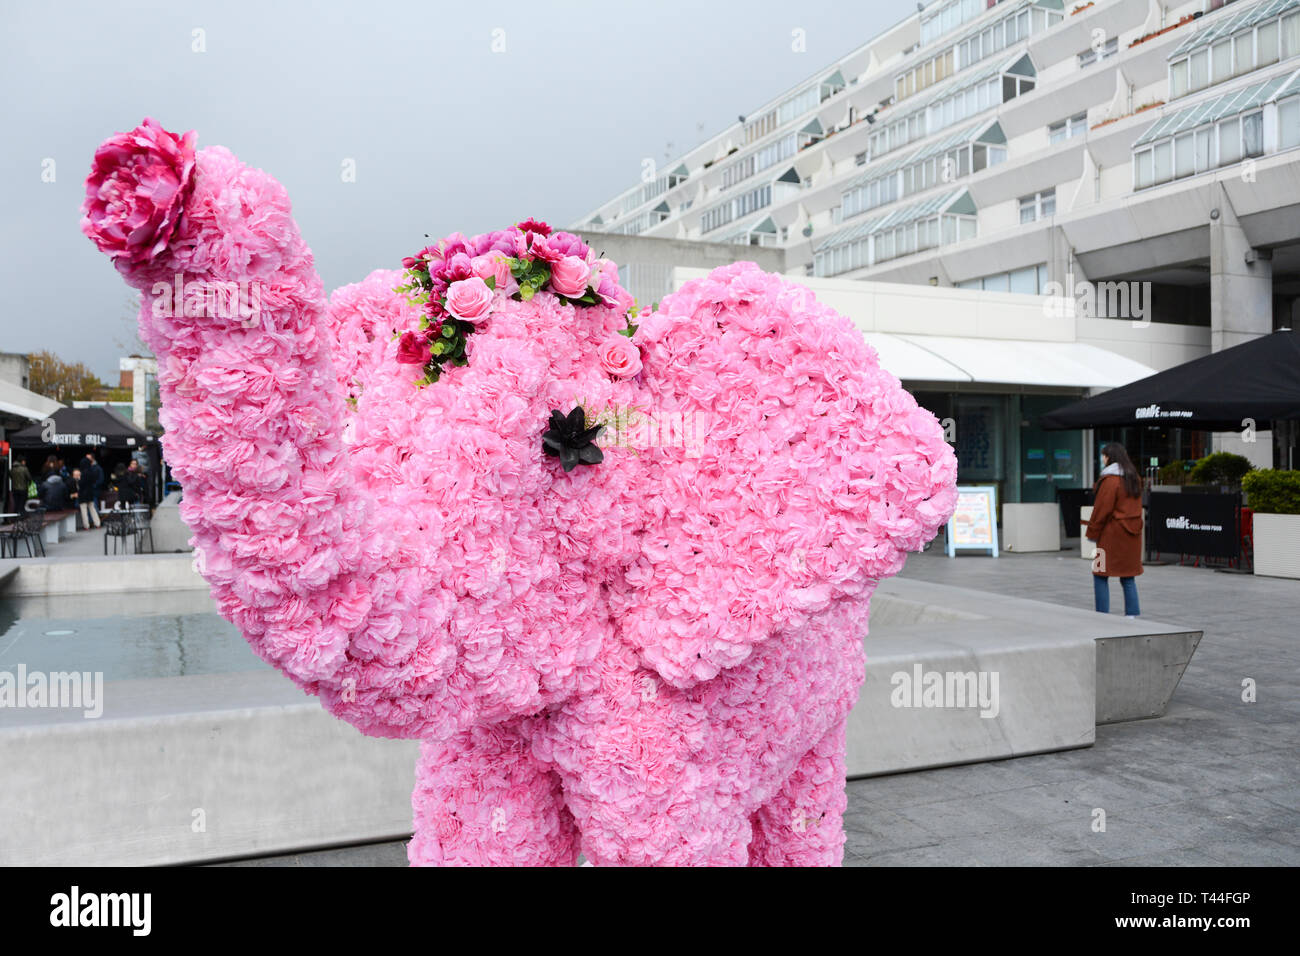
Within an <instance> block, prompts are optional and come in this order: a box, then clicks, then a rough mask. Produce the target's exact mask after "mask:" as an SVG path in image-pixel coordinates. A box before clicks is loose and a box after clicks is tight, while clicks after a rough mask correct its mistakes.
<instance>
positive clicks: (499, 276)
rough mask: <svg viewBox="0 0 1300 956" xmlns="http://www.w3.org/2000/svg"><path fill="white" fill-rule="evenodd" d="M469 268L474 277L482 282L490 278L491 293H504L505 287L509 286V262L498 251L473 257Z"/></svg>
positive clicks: (502, 253)
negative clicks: (472, 271) (491, 282)
mask: <svg viewBox="0 0 1300 956" xmlns="http://www.w3.org/2000/svg"><path fill="white" fill-rule="evenodd" d="M470 268H472V269H473V270H474V274H475V275H476V276H478V277H479V278H480V279H483V280H484V281H487V279H489V278H491V279H492V280H493V284H492V291H494V292H504V291H505V289H506V286H508V285H509V284H510V279H511V276H510V260H509V258H508V257H507V256H506V254H505V253H504V252H501V251H500V250H499V249H493V250H492V251H491V252H485V253H483V255H481V256H475V257H474V258H473V259H472V260H471V261H470Z"/></svg>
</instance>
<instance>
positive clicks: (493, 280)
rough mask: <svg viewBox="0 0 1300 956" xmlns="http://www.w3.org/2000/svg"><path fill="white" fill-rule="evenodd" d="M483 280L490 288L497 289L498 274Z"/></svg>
mask: <svg viewBox="0 0 1300 956" xmlns="http://www.w3.org/2000/svg"><path fill="white" fill-rule="evenodd" d="M483 282H484V283H485V284H486V285H487V287H488V288H489V289H492V290H494V291H495V289H496V287H497V277H496V276H488V277H487V278H486V279H484V280H483Z"/></svg>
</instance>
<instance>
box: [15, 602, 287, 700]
mask: <svg viewBox="0 0 1300 956" xmlns="http://www.w3.org/2000/svg"><path fill="white" fill-rule="evenodd" d="M19 664H22V665H24V666H25V667H26V669H27V671H28V672H29V673H31V672H34V671H44V672H47V673H48V672H55V671H82V672H85V671H90V672H100V673H102V674H103V675H104V680H106V681H113V680H135V679H139V678H147V677H181V676H187V675H192V674H226V673H235V672H239V671H253V670H263V669H266V668H267V667H268V665H267V664H265V663H264V662H263V661H261V660H260V659H259V658H258V657H257V655H256V654H254V653H253V652H252V651H251V650H250V649H249V647H248V645H247V644H246V643H245V642H244V639H243V638H242V637H241V636H240V634H239V632H238V631H237V630H236V629H235V627H234V625H233V624H231V623H230V622H228V621H226V620H224V619H223V618H222V617H221V616H220V615H218V614H217V612H216V609H215V606H214V605H213V602H212V598H211V597H210V596H209V595H208V593H207V592H206V591H167V592H158V593H152V594H151V593H132V594H104V595H99V594H85V595H80V594H79V595H61V596H58V597H31V598H0V671H8V672H10V673H13V672H14V671H15V670H16V668H17V667H18V665H19Z"/></svg>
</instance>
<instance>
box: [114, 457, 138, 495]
mask: <svg viewBox="0 0 1300 956" xmlns="http://www.w3.org/2000/svg"><path fill="white" fill-rule="evenodd" d="M117 487H118V494H119V496H120V497H121V499H122V504H123V505H135V504H139V502H140V493H141V492H142V491H143V490H144V482H143V481H142V480H141V476H140V466H139V465H137V464H136V463H135V459H134V458H133V459H131V461H130V462H129V463H128V464H127V466H126V470H125V471H124V472H122V477H121V478H120V479H119V480H118V484H117Z"/></svg>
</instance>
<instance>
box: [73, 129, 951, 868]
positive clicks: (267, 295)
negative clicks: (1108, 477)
mask: <svg viewBox="0 0 1300 956" xmlns="http://www.w3.org/2000/svg"><path fill="white" fill-rule="evenodd" d="M82 228H83V231H85V232H86V234H87V235H88V236H89V237H90V238H91V239H92V240H94V241H95V243H96V244H97V245H98V246H99V247H100V248H101V249H102V250H103V251H104V252H106V253H107V254H109V255H110V256H112V257H113V259H114V262H115V265H116V266H117V268H118V269H119V271H120V272H121V273H122V275H123V276H124V277H125V279H126V281H127V282H129V283H130V284H131V285H132V286H134V287H135V288H137V289H139V290H141V292H142V293H143V297H142V298H143V304H142V309H141V313H140V327H141V331H142V333H143V335H144V337H145V339H146V341H147V342H148V343H149V345H150V346H151V347H152V348H153V349H154V351H155V353H156V354H157V356H158V362H159V371H158V380H159V385H160V387H161V393H162V411H161V415H160V418H161V421H162V423H163V425H164V427H165V429H166V435H165V437H164V439H163V442H164V446H165V449H166V456H167V459H168V461H169V462H171V464H172V467H173V469H174V472H175V474H176V475H177V476H178V478H179V480H180V481H181V483H182V484H183V486H184V488H185V495H184V502H183V504H182V515H183V517H184V519H185V521H186V522H187V523H188V524H189V526H190V528H191V529H193V532H194V537H193V544H194V548H195V553H196V557H197V561H198V566H199V569H200V571H201V572H202V574H203V576H204V577H205V579H206V580H207V581H208V583H209V584H210V585H211V589H212V594H213V596H214V598H215V599H216V601H217V604H218V607H219V609H220V612H221V614H222V615H223V616H225V617H226V618H228V619H229V620H230V621H232V622H233V623H234V624H235V625H236V626H237V627H238V628H239V629H240V631H242V633H243V634H244V636H245V637H246V639H247V640H248V641H249V643H250V644H251V645H252V647H253V648H254V650H255V651H256V652H257V653H258V655H260V656H261V657H262V658H263V659H264V660H266V661H268V662H269V663H271V664H273V665H274V666H275V667H277V668H279V669H280V670H281V671H283V672H284V673H285V674H287V675H288V676H289V677H290V678H291V679H292V680H293V681H294V682H295V683H296V684H297V685H298V686H299V687H301V688H302V689H303V690H304V691H306V692H307V693H309V694H316V695H319V697H320V699H321V701H322V703H323V705H324V706H325V707H326V708H327V709H328V710H329V711H330V712H331V713H333V714H334V715H336V716H337V717H340V718H342V719H343V720H346V721H348V722H350V723H352V724H354V725H355V726H357V727H358V728H360V729H361V730H362V731H363V732H365V733H367V734H371V735H374V736H381V737H409V738H418V739H419V740H420V741H421V742H422V744H421V757H420V761H419V765H418V768H417V783H416V788H415V792H414V795H413V799H412V803H413V807H414V820H415V827H414V830H415V836H414V839H413V840H412V841H411V843H410V847H409V856H410V860H411V862H412V863H415V864H444V865H449V864H506V865H521V864H526V865H573V864H575V863H576V862H577V858H578V854H579V852H582V853H584V854H585V855H586V856H587V858H588V859H589V860H591V861H592V862H593V863H595V864H597V865H602V864H669V865H673V864H689V865H698V864H724V865H814V864H816V865H832V864H837V863H839V862H840V861H841V858H842V853H843V844H844V831H843V826H842V820H841V817H842V813H843V811H844V809H845V803H846V796H845V767H844V748H845V726H846V716H847V714H848V712H849V709H850V708H851V707H852V705H853V703H854V701H855V699H856V697H857V693H858V688H859V686H860V685H861V683H862V681H863V679H864V663H865V661H864V654H863V643H862V642H863V637H864V635H865V633H866V629H867V613H868V604H869V601H870V597H871V594H872V591H873V590H874V588H875V586H876V584H877V582H878V581H879V580H880V579H881V578H884V577H887V576H889V575H892V574H895V573H897V572H898V571H899V570H900V568H901V567H902V565H903V561H904V558H905V555H906V553H907V552H909V551H915V550H918V549H920V548H921V547H922V546H923V544H924V543H925V542H926V541H928V540H929V539H930V538H931V537H932V536H933V535H934V534H935V532H936V531H937V529H938V528H939V527H940V526H941V525H942V524H943V523H944V522H945V521H946V520H947V518H948V517H949V514H950V512H951V510H952V506H953V503H954V498H955V488H954V478H955V471H956V463H955V459H954V456H953V452H952V450H951V448H950V447H949V445H948V444H947V443H946V442H945V441H944V438H943V433H942V430H941V428H940V426H939V424H938V422H937V421H936V420H935V418H934V417H933V416H932V415H931V414H929V413H928V412H926V411H924V410H923V409H920V408H918V407H917V404H916V402H915V401H914V400H913V398H912V397H911V396H910V395H909V394H908V393H907V392H906V391H905V390H904V389H903V388H902V387H901V386H900V385H899V383H898V380H897V379H896V378H894V376H892V375H890V374H889V373H888V372H886V371H885V370H883V369H881V368H880V366H879V365H878V364H877V361H876V355H875V353H874V352H873V351H872V349H871V348H870V347H868V346H867V345H866V343H865V342H864V341H863V339H862V336H861V335H860V334H859V333H858V332H857V331H856V330H855V329H854V328H853V326H852V324H851V323H850V322H849V320H847V319H846V318H844V317H843V316H840V315H838V314H836V313H835V312H833V311H832V310H831V309H829V308H827V307H826V306H824V305H821V304H819V303H818V302H817V300H816V299H815V298H814V296H813V295H812V293H811V292H810V291H809V290H808V289H806V288H804V287H802V286H800V285H797V284H795V283H793V282H789V281H787V280H785V279H783V278H781V277H779V276H776V275H771V274H768V273H765V272H763V271H761V270H760V269H758V268H757V267H756V266H755V265H753V264H751V263H737V264H735V265H730V266H725V267H722V268H719V269H716V270H714V271H713V272H712V273H710V274H709V275H708V276H707V277H705V278H703V279H698V280H695V281H691V282H688V283H687V284H686V285H684V286H683V287H682V288H681V290H680V291H678V292H676V293H674V294H672V295H669V296H667V297H665V298H664V300H663V301H662V302H661V303H660V304H659V306H658V307H657V308H656V309H655V310H654V311H653V312H650V311H641V312H639V313H633V312H632V311H631V310H630V308H629V307H630V306H631V305H632V302H631V296H629V295H628V294H627V293H626V291H624V290H623V289H622V288H621V286H619V284H618V275H617V269H616V268H615V267H614V266H613V264H612V263H607V262H605V261H604V260H596V259H595V257H594V256H593V255H592V253H591V251H590V250H589V249H588V248H587V247H586V246H585V245H584V244H583V243H582V241H581V240H580V239H578V238H577V237H576V236H571V235H569V234H566V233H552V232H551V231H550V230H549V229H548V228H547V227H546V226H545V225H544V224H540V223H534V222H532V221H531V220H529V221H527V222H525V223H521V224H520V225H519V226H516V227H514V228H512V229H508V230H503V231H501V232H497V233H489V234H487V235H485V236H478V237H474V238H469V239H467V238H465V237H463V236H460V235H455V236H452V237H450V238H449V239H447V240H444V241H442V242H440V243H437V244H435V245H434V246H431V247H430V248H429V249H426V250H424V251H423V252H422V253H421V255H420V256H419V257H415V258H413V259H410V260H407V262H406V263H405V265H406V266H407V270H406V271H405V272H403V271H400V270H392V271H378V272H374V273H372V274H371V275H370V276H369V277H367V278H366V279H365V280H364V281H362V282H360V283H358V284H356V285H351V286H346V287H344V288H341V289H339V290H337V291H336V292H335V293H334V294H333V296H332V297H331V298H330V299H329V300H328V301H327V299H326V296H325V293H324V291H323V290H322V286H321V282H320V279H319V278H318V277H317V275H316V272H315V271H314V269H313V264H312V255H311V252H310V251H309V250H308V248H307V246H306V245H305V243H304V242H303V240H302V238H301V237H300V236H299V233H298V229H297V227H296V225H295V224H294V221H293V219H292V217H291V215H290V206H289V199H288V197H287V195H286V194H285V190H284V189H283V187H281V186H280V184H279V183H277V182H276V181H275V180H274V179H272V178H271V177H270V176H268V175H266V174H265V173H263V172H261V171H260V170H256V169H250V168H249V167H247V166H245V165H243V164H242V163H240V162H239V161H238V160H237V159H236V158H235V156H234V155H232V154H231V153H230V152H229V151H228V150H226V149H224V148H222V147H210V148H205V149H203V150H201V151H197V152H196V151H195V148H194V134H193V133H188V134H185V136H183V137H178V136H175V135H173V134H170V133H168V132H166V131H165V130H163V129H161V128H160V127H158V126H157V125H156V124H154V123H153V122H152V121H150V120H146V121H145V123H144V124H143V125H142V126H140V127H137V128H136V129H135V130H133V131H132V132H130V133H127V134H121V135H118V136H115V137H113V138H112V139H110V140H108V141H107V142H105V144H104V145H103V146H101V148H100V149H99V151H98V152H97V153H96V157H95V166H94V169H93V171H92V174H91V177H90V179H89V180H88V182H87V197H86V204H85V218H84V219H83V222H82ZM467 263H468V265H467ZM421 272H423V274H424V276H425V277H426V278H425V279H424V280H423V281H424V285H423V286H420V285H419V283H417V284H416V286H417V287H416V289H415V292H414V293H412V292H411V291H410V288H409V287H408V288H407V291H405V292H397V291H394V290H395V287H398V286H401V285H403V283H404V282H407V281H408V280H410V279H411V277H412V276H415V275H416V274H417V273H421ZM417 278H418V276H417ZM488 279H490V280H491V281H490V282H489V281H488ZM456 283H462V286H461V287H459V288H458V287H456V285H455V284H456ZM480 285H485V286H486V287H487V288H488V290H489V291H490V295H488V296H484V294H483V290H482V289H481V288H480V287H479V286H480ZM421 293H423V295H421ZM448 329H450V330H452V331H450V332H449V331H447V330H448ZM470 333H472V334H470ZM619 333H623V335H622V336H620V335H619ZM629 335H630V338H627V336H629ZM443 336H447V338H446V340H445V342H444V339H443ZM616 338H623V341H622V342H618V341H617V340H616ZM440 353H441V354H440ZM446 359H454V361H444V360H446ZM578 408H581V409H582V410H583V411H582V412H581V413H578V414H576V415H575V414H574V413H575V410H576V409H578ZM553 413H554V414H553ZM575 423H576V425H575ZM596 424H603V425H604V426H605V430H604V431H602V432H600V433H599V434H597V435H596V437H595V438H594V440H593V437H592V430H593V429H594V428H595V427H596Z"/></svg>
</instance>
